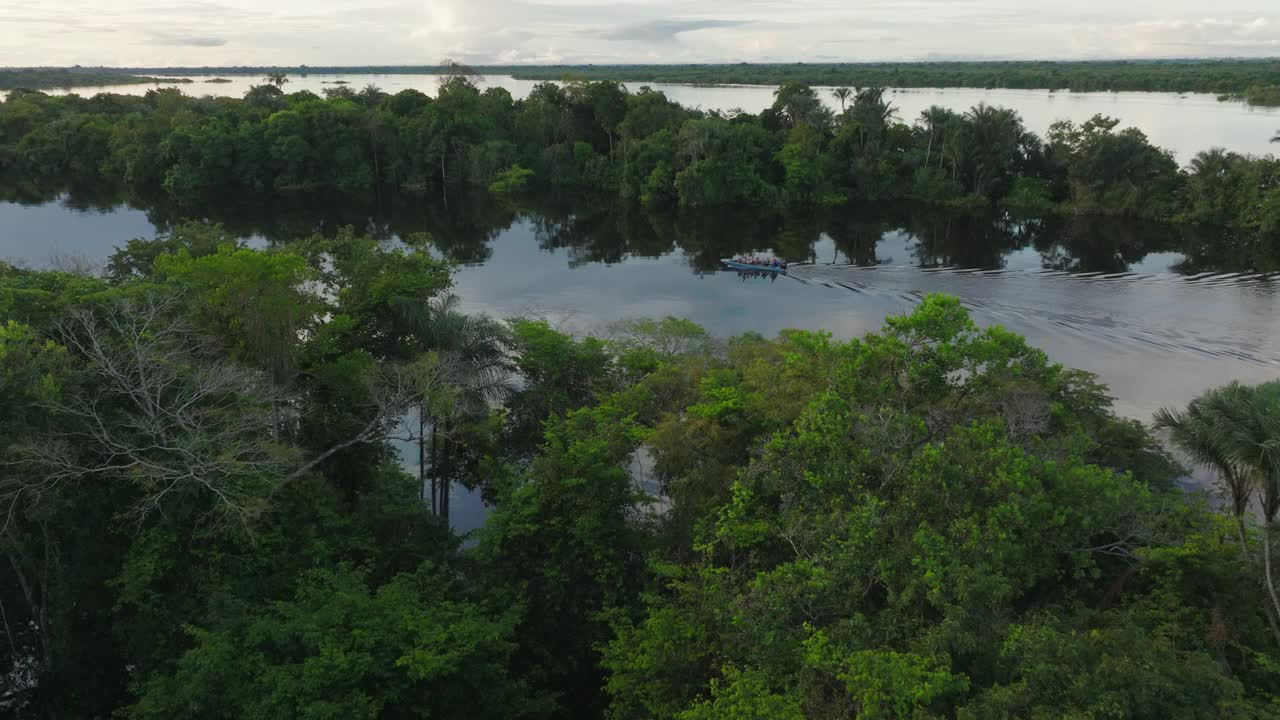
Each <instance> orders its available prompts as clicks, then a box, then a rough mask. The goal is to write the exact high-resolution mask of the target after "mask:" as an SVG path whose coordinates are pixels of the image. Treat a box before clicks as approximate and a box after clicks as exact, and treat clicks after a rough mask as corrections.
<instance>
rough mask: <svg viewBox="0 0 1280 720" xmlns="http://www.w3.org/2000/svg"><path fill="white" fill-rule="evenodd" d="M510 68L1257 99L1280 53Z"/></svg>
mask: <svg viewBox="0 0 1280 720" xmlns="http://www.w3.org/2000/svg"><path fill="white" fill-rule="evenodd" d="M511 74H512V75H513V76H514V77H517V78H523V79H527V80H561V79H566V78H571V79H580V80H610V81H618V82H672V83H699V84H703V83H705V84H743V85H783V84H786V83H789V82H794V83H802V84H805V85H827V86H851V87H901V88H950V87H970V88H988V89H990V88H1010V89H1018V90H1071V91H1073V92H1119V91H1136V92H1174V93H1185V92H1199V93H1213V94H1227V95H1235V96H1239V97H1241V98H1244V99H1246V100H1247V101H1248V102H1250V103H1254V102H1255V101H1256V103H1257V104H1275V103H1268V102H1267V98H1266V97H1264V96H1263V93H1262V92H1260V91H1261V90H1262V89H1264V88H1269V89H1271V90H1272V91H1275V90H1276V89H1277V88H1280V60H1274V59H1269V60H1110V61H1108V60H1099V61H1074V62H1072V61H1063V62H1053V61H1015V62H919V63H765V64H748V63H737V64H725V65H588V66H562V67H553V66H548V67H529V68H513V69H512V70H511ZM1251 90H1252V91H1253V92H1250V91H1251Z"/></svg>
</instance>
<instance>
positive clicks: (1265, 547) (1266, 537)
mask: <svg viewBox="0 0 1280 720" xmlns="http://www.w3.org/2000/svg"><path fill="white" fill-rule="evenodd" d="M1272 524H1273V523H1271V522H1267V524H1266V525H1265V526H1263V528H1262V567H1263V574H1264V575H1265V576H1266V578H1267V592H1268V593H1269V594H1270V596H1271V607H1272V610H1274V611H1275V613H1276V615H1277V616H1280V598H1277V596H1276V583H1275V579H1274V578H1273V577H1272V574H1271V530H1272Z"/></svg>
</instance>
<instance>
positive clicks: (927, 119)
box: [920, 105, 956, 167]
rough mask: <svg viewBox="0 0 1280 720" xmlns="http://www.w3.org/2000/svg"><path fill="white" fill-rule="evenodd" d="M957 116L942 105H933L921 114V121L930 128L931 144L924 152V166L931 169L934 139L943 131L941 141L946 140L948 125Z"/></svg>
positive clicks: (940, 163) (939, 163)
mask: <svg viewBox="0 0 1280 720" xmlns="http://www.w3.org/2000/svg"><path fill="white" fill-rule="evenodd" d="M955 116H956V114H955V113H953V112H951V111H950V110H948V109H946V108H944V107H942V106H941V105H931V106H929V108H927V109H926V110H924V111H923V112H921V113H920V119H921V120H922V121H924V124H925V126H926V127H927V128H929V144H928V146H927V147H926V148H925V151H924V166H925V167H929V159H930V158H931V157H932V156H933V138H934V136H936V135H937V134H938V130H942V132H943V135H942V137H941V138H939V140H940V141H943V140H946V130H947V125H948V124H950V122H951V120H952V119H954V118H955ZM938 165H939V167H941V165H942V162H941V153H939V162H938Z"/></svg>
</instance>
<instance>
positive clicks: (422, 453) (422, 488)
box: [418, 400, 427, 502]
mask: <svg viewBox="0 0 1280 720" xmlns="http://www.w3.org/2000/svg"><path fill="white" fill-rule="evenodd" d="M426 435H427V421H426V418H425V417H423V409H422V401H421V400H419V401H418V495H419V497H420V499H421V500H422V501H423V502H426V500H427V437H426Z"/></svg>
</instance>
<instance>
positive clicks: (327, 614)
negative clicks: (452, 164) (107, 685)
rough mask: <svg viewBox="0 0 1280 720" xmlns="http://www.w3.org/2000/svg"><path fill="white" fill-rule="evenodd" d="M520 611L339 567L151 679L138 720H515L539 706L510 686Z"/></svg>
mask: <svg viewBox="0 0 1280 720" xmlns="http://www.w3.org/2000/svg"><path fill="white" fill-rule="evenodd" d="M516 614H517V612H516V610H515V609H513V608H508V609H506V610H505V611H501V612H495V611H493V610H490V609H487V608H485V607H484V606H482V605H480V604H477V603H475V602H469V601H467V600H465V599H461V593H460V592H459V581H458V579H457V577H456V576H455V575H454V574H453V573H452V571H451V570H450V569H449V568H446V567H438V566H432V565H424V566H423V567H421V568H420V569H418V570H417V571H416V572H413V573H406V574H402V575H398V576H396V577H395V578H393V579H392V580H391V581H389V582H387V583H385V584H383V585H380V586H372V587H371V583H370V579H369V577H368V573H367V572H364V571H361V570H358V569H354V568H351V567H349V566H342V567H339V568H337V569H336V570H317V571H313V572H310V573H307V574H306V575H304V576H303V578H302V579H301V580H300V582H299V586H298V590H297V594H296V596H295V597H294V598H293V599H291V600H284V601H278V602H273V603H270V604H268V605H266V606H263V607H256V608H249V609H246V612H245V613H244V615H243V616H242V617H240V618H237V619H236V621H235V622H234V623H232V625H231V627H229V628H227V629H218V630H206V629H199V628H190V629H189V633H190V634H191V636H192V639H193V641H194V647H193V648H192V649H191V650H190V651H188V652H187V653H185V654H184V655H183V656H182V657H181V658H180V659H179V660H178V662H177V664H176V666H175V668H174V670H173V671H172V672H171V673H166V674H164V675H156V676H152V677H151V678H148V679H147V680H146V682H145V683H144V684H143V685H142V688H141V694H140V697H139V700H138V702H137V703H136V704H134V705H133V706H132V707H130V708H129V709H128V711H127V716H128V717H134V718H150V717H157V718H188V717H189V718H243V717H278V718H335V719H336V718H369V719H373V718H386V717H410V716H422V715H426V716H430V717H457V716H459V715H466V716H468V717H477V718H513V717H521V716H524V715H525V714H526V713H529V712H530V711H533V710H536V709H538V707H539V704H538V703H537V702H535V699H534V698H533V696H531V695H530V694H529V693H528V691H527V690H526V689H525V688H523V686H522V685H521V684H520V683H519V682H517V681H515V680H514V679H513V678H511V677H510V676H509V675H508V670H507V668H508V662H509V658H510V656H511V653H512V652H513V651H514V649H515V646H516V645H515V639H514V637H513V631H514V627H515V625H514V622H515V618H516Z"/></svg>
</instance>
